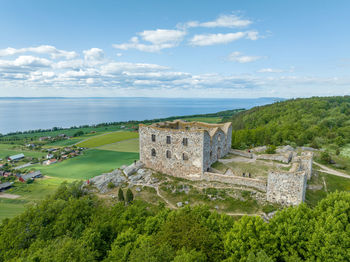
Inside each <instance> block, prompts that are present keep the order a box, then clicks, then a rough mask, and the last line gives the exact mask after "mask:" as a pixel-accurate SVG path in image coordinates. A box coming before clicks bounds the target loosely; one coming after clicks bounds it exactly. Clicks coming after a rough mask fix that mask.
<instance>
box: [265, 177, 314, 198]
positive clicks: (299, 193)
mask: <svg viewBox="0 0 350 262" xmlns="http://www.w3.org/2000/svg"><path fill="white" fill-rule="evenodd" d="M306 185H307V176H306V174H305V172H304V171H302V172H297V173H288V172H285V173H277V172H271V173H269V175H268V179H267V195H266V197H267V201H269V202H274V203H280V204H284V205H298V204H300V203H302V202H303V201H304V200H305V191H306Z"/></svg>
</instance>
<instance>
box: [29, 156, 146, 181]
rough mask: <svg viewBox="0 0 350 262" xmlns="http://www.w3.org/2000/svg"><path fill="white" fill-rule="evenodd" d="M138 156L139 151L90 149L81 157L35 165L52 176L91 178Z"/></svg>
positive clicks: (129, 161)
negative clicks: (45, 164) (46, 164)
mask: <svg viewBox="0 0 350 262" xmlns="http://www.w3.org/2000/svg"><path fill="white" fill-rule="evenodd" d="M138 158H139V154H138V153H128V152H116V151H109V150H99V149H90V150H86V151H85V152H84V154H83V155H81V156H79V157H75V158H72V159H68V160H65V161H63V162H61V163H56V164H52V165H50V166H42V165H35V166H33V167H34V168H36V169H38V170H40V171H41V172H42V173H43V174H44V175H48V176H52V177H59V178H72V179H89V178H91V177H94V176H98V175H101V174H102V173H105V172H108V171H111V170H113V169H116V168H118V167H120V166H122V165H128V164H131V163H132V162H133V161H134V160H137V159H138Z"/></svg>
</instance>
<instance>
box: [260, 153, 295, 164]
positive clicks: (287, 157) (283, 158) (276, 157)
mask: <svg viewBox="0 0 350 262" xmlns="http://www.w3.org/2000/svg"><path fill="white" fill-rule="evenodd" d="M292 157H293V153H292V152H289V153H284V154H271V155H270V154H262V155H256V158H257V159H264V160H273V161H280V162H282V163H285V164H288V163H289V162H290V161H291V160H292Z"/></svg>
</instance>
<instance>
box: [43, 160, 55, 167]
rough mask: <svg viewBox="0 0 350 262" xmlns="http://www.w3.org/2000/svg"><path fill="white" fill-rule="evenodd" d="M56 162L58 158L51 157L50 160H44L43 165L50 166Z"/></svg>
mask: <svg viewBox="0 0 350 262" xmlns="http://www.w3.org/2000/svg"><path fill="white" fill-rule="evenodd" d="M56 162H57V159H56V158H51V159H49V160H46V161H44V162H43V165H45V166H49V165H51V164H54V163H56Z"/></svg>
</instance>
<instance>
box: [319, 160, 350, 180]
mask: <svg viewBox="0 0 350 262" xmlns="http://www.w3.org/2000/svg"><path fill="white" fill-rule="evenodd" d="M314 164H315V165H316V166H319V167H320V168H321V169H320V171H321V172H324V173H327V174H330V175H334V176H340V177H345V178H350V175H348V174H345V173H343V172H340V171H338V170H334V169H332V168H329V167H327V166H325V165H322V164H319V163H316V162H315V161H314Z"/></svg>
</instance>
